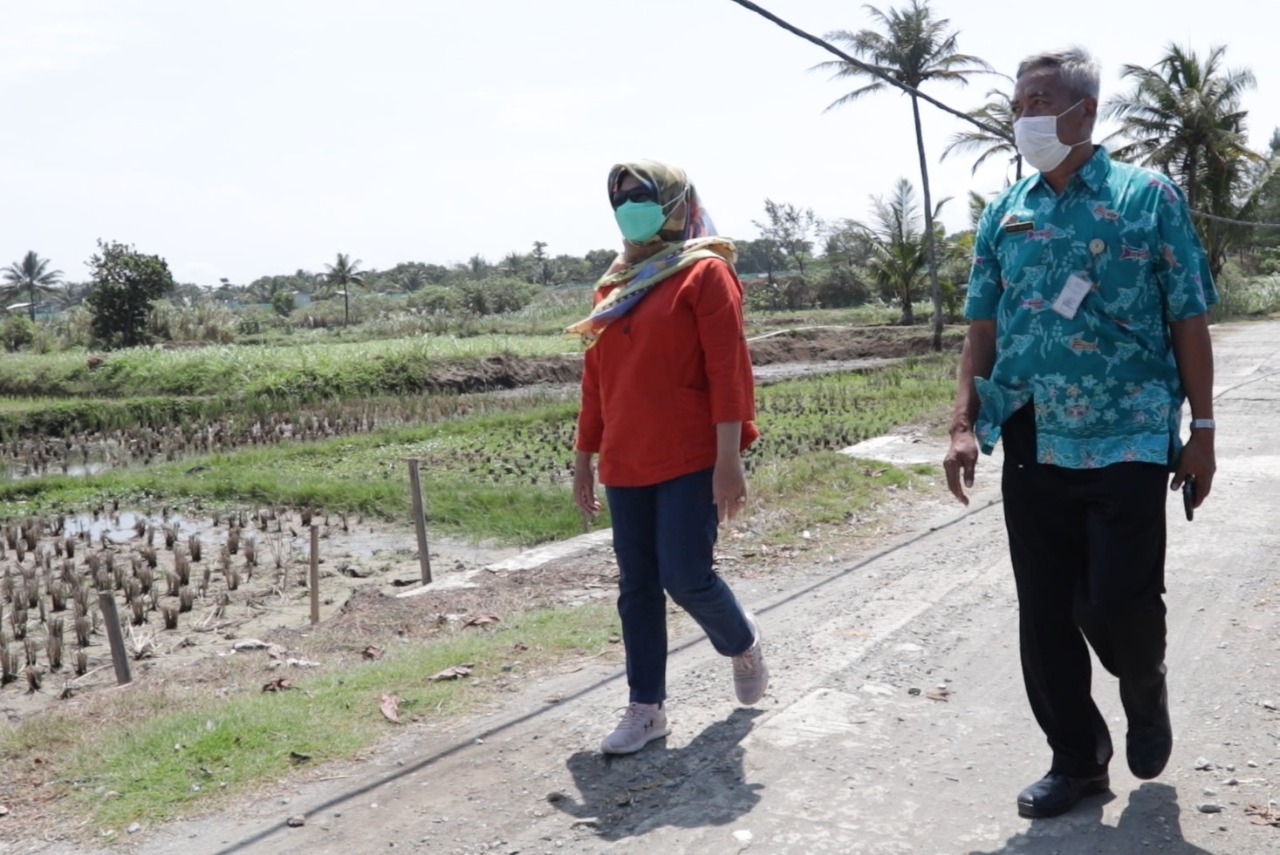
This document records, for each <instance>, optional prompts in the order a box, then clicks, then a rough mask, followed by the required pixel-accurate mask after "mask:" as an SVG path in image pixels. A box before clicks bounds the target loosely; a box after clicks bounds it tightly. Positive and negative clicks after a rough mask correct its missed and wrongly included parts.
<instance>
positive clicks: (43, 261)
mask: <svg viewBox="0 0 1280 855" xmlns="http://www.w3.org/2000/svg"><path fill="white" fill-rule="evenodd" d="M0 273H2V274H3V275H4V280H5V281H6V282H8V283H9V287H8V288H6V289H5V294H6V296H5V297H4V301H5V302H6V303H7V302H8V301H9V300H10V299H12V297H13V296H14V295H18V294H21V293H22V291H23V290H26V292H27V311H28V313H29V314H30V316H31V321H32V323H34V322H35V319H36V295H37V293H43V294H48V293H50V292H51V291H52V290H53V286H55V285H57V284H58V283H60V282H61V281H62V271H61V270H50V269H49V259H47V258H41V257H40V256H38V255H36V253H35V250H31V251H29V252H28V253H27V254H26V255H25V256H23V258H22V261H15V262H14V263H13V264H10V265H9V266H8V267H6V268H4V270H3V271H0Z"/></svg>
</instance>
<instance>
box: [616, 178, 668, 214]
mask: <svg viewBox="0 0 1280 855" xmlns="http://www.w3.org/2000/svg"><path fill="white" fill-rule="evenodd" d="M609 201H610V203H611V204H612V205H613V209H614V210H615V211H616V210H618V209H619V208H621V207H622V205H623V203H625V202H656V201H658V200H657V199H656V198H655V197H654V195H653V191H652V190H650V189H649V188H648V187H646V186H644V185H643V184H641V185H640V186H639V187H632V188H631V189H629V190H615V191H614V192H613V193H612V194H610V196H609Z"/></svg>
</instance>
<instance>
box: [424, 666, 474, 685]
mask: <svg viewBox="0 0 1280 855" xmlns="http://www.w3.org/2000/svg"><path fill="white" fill-rule="evenodd" d="M472 667H473V666H471V665H454V666H453V667H452V668H445V669H444V670H443V671H441V672H439V673H438V674H432V675H431V677H430V678H428V679H430V680H431V682H433V683H438V682H440V681H441V680H456V679H458V678H459V677H467V676H470V675H471V669H472Z"/></svg>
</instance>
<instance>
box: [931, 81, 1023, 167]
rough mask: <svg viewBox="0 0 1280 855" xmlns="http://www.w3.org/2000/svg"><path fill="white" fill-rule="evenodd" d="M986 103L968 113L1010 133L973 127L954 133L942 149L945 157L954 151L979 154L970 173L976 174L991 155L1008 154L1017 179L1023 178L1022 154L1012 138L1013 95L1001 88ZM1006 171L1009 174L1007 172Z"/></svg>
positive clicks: (990, 93)
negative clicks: (999, 132) (1004, 134)
mask: <svg viewBox="0 0 1280 855" xmlns="http://www.w3.org/2000/svg"><path fill="white" fill-rule="evenodd" d="M986 98H987V103H985V104H983V105H982V106H981V107H977V108H975V109H973V110H970V111H969V115H970V116H972V117H973V118H975V119H977V120H978V121H979V122H981V123H982V124H984V125H988V126H991V127H994V128H1003V129H1004V130H1005V131H1006V133H1007V134H1008V136H1004V137H1002V136H998V135H997V134H994V133H992V132H991V131H990V130H984V129H982V128H978V127H976V126H975V127H973V128H970V129H968V130H964V131H959V132H958V133H955V134H952V135H951V140H950V142H948V143H947V147H946V148H944V149H943V150H942V158H941V159H942V160H946V159H947V156H948V155H950V154H952V153H953V152H954V153H956V154H970V153H973V152H977V153H978V159H977V160H975V161H974V162H973V170H972V173H971V174H977V172H978V168H979V167H981V166H982V164H984V163H986V162H987V160H989V159H990V158H992V157H1001V156H1003V157H1007V158H1008V159H1009V162H1010V163H1012V164H1013V169H1014V180H1015V181H1018V180H1021V179H1022V155H1020V154H1018V148H1017V146H1015V145H1014V144H1013V142H1012V140H1013V96H1012V95H1010V94H1009V93H1008V92H1007V91H1005V90H1004V89H1000V88H999V87H997V88H995V89H991V90H988V92H987V95H986ZM1006 174H1007V173H1006Z"/></svg>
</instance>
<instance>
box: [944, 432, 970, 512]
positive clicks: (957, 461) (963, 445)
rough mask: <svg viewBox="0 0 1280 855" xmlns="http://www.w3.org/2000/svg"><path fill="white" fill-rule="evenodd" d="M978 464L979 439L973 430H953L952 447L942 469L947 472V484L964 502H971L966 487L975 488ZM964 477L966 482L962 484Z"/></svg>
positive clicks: (948, 450)
mask: <svg viewBox="0 0 1280 855" xmlns="http://www.w3.org/2000/svg"><path fill="white" fill-rule="evenodd" d="M977 465H978V440H977V438H976V437H975V436H974V435H973V431H971V430H954V431H952V432H951V447H950V448H949V449H947V456H946V457H945V458H943V461H942V469H943V471H944V472H946V473H947V486H948V487H950V488H951V492H952V494H953V495H954V496H955V497H956V498H957V499H959V500H960V502H961V503H962V504H965V505H967V504H969V497H968V496H966V495H965V492H964V491H965V488H966V487H968V488H969V489H971V490H972V489H973V470H974V467H976V466H977ZM962 477H963V479H964V483H963V484H961V478H962Z"/></svg>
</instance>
